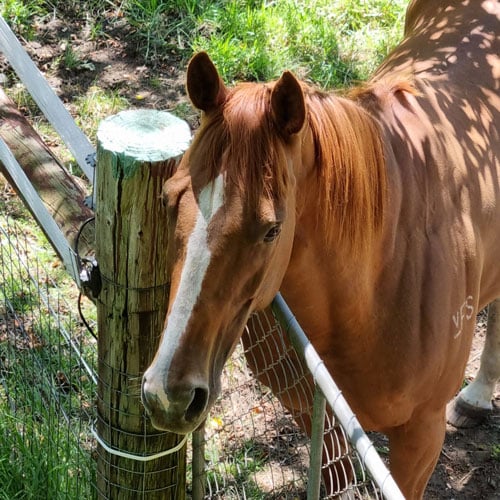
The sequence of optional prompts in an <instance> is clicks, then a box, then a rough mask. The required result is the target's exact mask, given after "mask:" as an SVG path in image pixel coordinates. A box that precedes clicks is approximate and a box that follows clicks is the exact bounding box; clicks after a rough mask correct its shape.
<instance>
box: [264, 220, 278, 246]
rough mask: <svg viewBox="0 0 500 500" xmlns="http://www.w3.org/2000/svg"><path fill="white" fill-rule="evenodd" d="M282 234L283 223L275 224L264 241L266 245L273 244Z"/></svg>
mask: <svg viewBox="0 0 500 500" xmlns="http://www.w3.org/2000/svg"><path fill="white" fill-rule="evenodd" d="M280 233H281V222H276V224H274V226H272V227H271V229H269V231H268V232H267V233H266V235H265V236H264V241H265V242H266V243H271V242H272V241H274V240H275V239H276V238H277V237H278V235H279V234H280Z"/></svg>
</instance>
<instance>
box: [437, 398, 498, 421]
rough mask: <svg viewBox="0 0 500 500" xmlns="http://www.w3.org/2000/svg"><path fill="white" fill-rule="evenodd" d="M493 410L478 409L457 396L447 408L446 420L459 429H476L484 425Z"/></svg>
mask: <svg viewBox="0 0 500 500" xmlns="http://www.w3.org/2000/svg"><path fill="white" fill-rule="evenodd" d="M490 413H491V410H489V409H487V408H478V407H477V406H472V405H471V404H469V403H467V402H466V401H464V400H463V399H462V398H461V397H460V396H457V397H456V398H455V399H454V400H453V401H451V402H450V403H448V406H447V407H446V419H447V421H448V423H449V424H451V425H453V426H454V427H457V428H470V427H476V426H478V425H480V424H481V423H483V422H484V421H485V420H486V419H487V418H488V415H490Z"/></svg>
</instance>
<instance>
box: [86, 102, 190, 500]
mask: <svg viewBox="0 0 500 500" xmlns="http://www.w3.org/2000/svg"><path fill="white" fill-rule="evenodd" d="M97 138H98V147H97V183H96V185H97V207H96V255H97V261H98V263H99V269H100V272H101V278H102V285H103V288H102V291H101V293H100V295H99V298H98V305H97V312H98V328H99V344H98V345H99V362H98V365H99V366H98V375H99V384H98V420H97V425H96V427H97V435H98V436H99V437H100V439H101V440H102V441H103V442H104V443H105V444H106V445H107V446H108V447H110V448H113V449H115V450H119V452H121V453H128V454H136V455H153V454H156V453H159V452H163V451H165V450H169V449H171V448H173V447H175V446H176V445H177V444H178V443H180V437H179V436H177V435H176V434H169V433H161V432H159V431H157V430H155V429H153V428H152V427H151V424H150V423H149V421H148V420H147V418H146V417H145V414H144V409H143V406H142V404H141V402H140V384H141V376H142V374H143V372H144V370H145V369H146V368H147V366H148V365H149V363H150V361H151V360H152V357H153V355H154V353H155V351H156V347H157V345H158V341H159V336H160V333H161V331H162V327H163V323H164V320H165V315H166V307H167V298H168V278H169V277H168V276H167V268H166V254H167V252H166V250H167V234H166V224H165V209H164V207H163V205H162V203H161V199H160V195H161V191H162V185H163V183H164V181H165V179H166V178H167V177H168V176H169V175H171V173H172V171H173V170H174V168H175V167H176V165H177V163H178V160H179V159H180V158H181V156H182V154H183V153H184V151H185V149H186V148H187V145H188V143H189V140H190V131H189V127H188V126H187V124H186V123H185V122H183V121H182V120H179V119H178V118H175V117H174V116H172V115H170V114H168V113H164V112H156V111H151V110H138V111H125V112H122V113H119V114H118V115H115V116H113V117H110V118H108V119H107V120H105V121H104V122H102V124H101V126H100V127H99V131H98V137H97ZM98 451H99V453H98V470H97V490H98V497H99V498H110V499H120V500H125V499H134V500H137V499H142V498H144V499H145V498H147V499H148V500H153V499H160V498H161V499H162V500H165V499H172V500H181V499H183V498H184V492H185V447H182V449H181V450H180V451H179V452H175V453H173V454H170V455H167V456H164V457H162V458H158V459H154V460H151V461H145V462H143V461H138V460H134V459H131V458H123V457H121V456H118V455H116V454H114V453H110V452H109V451H106V450H105V449H104V448H103V446H101V445H100V446H99V448H98Z"/></svg>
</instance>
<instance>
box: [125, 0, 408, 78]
mask: <svg viewBox="0 0 500 500" xmlns="http://www.w3.org/2000/svg"><path fill="white" fill-rule="evenodd" d="M405 4H406V2H405V0H395V1H389V0H366V1H363V2H360V1H359V0H348V1H343V2H340V1H336V2H335V1H333V2H332V1H331V0H308V1H306V0H302V1H296V0H275V1H273V2H270V1H264V0H253V1H248V0H219V1H202V2H194V1H192V0H177V1H175V0H128V1H126V2H125V7H124V9H125V12H126V15H127V19H128V20H129V22H130V24H131V25H132V26H134V28H135V36H136V41H137V43H138V45H139V47H142V51H143V53H144V55H145V58H146V59H147V60H155V59H156V58H158V57H159V56H160V54H161V53H162V52H164V53H165V51H173V52H175V53H177V54H178V55H180V56H181V57H184V58H185V59H187V58H188V57H189V56H190V55H191V53H192V52H193V51H198V50H206V51H207V52H209V53H210V56H211V57H212V59H213V60H214V62H215V63H216V65H217V67H218V68H219V70H220V72H221V74H222V76H223V77H224V78H225V79H226V80H229V81H234V80H268V79H272V78H276V77H278V76H279V74H280V72H281V71H283V69H285V68H287V69H292V70H294V71H296V72H297V73H298V74H299V75H300V76H302V77H307V78H309V79H311V80H313V81H314V82H317V83H319V84H320V85H322V86H323V87H336V86H344V85H346V84H349V83H351V82H352V81H354V80H359V79H364V78H366V77H367V76H368V75H369V73H370V72H371V71H373V69H374V68H375V67H376V65H377V64H378V63H379V62H380V61H381V59H382V58H383V57H385V55H387V53H388V51H389V50H390V48H391V47H392V46H394V45H395V43H396V42H397V41H398V40H399V39H400V38H401V35H402V25H403V14H404V5H405Z"/></svg>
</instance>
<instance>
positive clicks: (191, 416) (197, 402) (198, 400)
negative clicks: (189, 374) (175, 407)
mask: <svg viewBox="0 0 500 500" xmlns="http://www.w3.org/2000/svg"><path fill="white" fill-rule="evenodd" d="M207 402H208V390H207V389H206V388H204V387H196V388H195V389H193V399H192V400H191V403H190V404H189V406H188V407H187V409H186V414H185V418H186V420H187V421H188V422H189V421H193V420H195V419H196V418H198V417H199V415H200V414H201V413H202V412H203V410H204V409H205V407H206V406H207Z"/></svg>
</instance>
